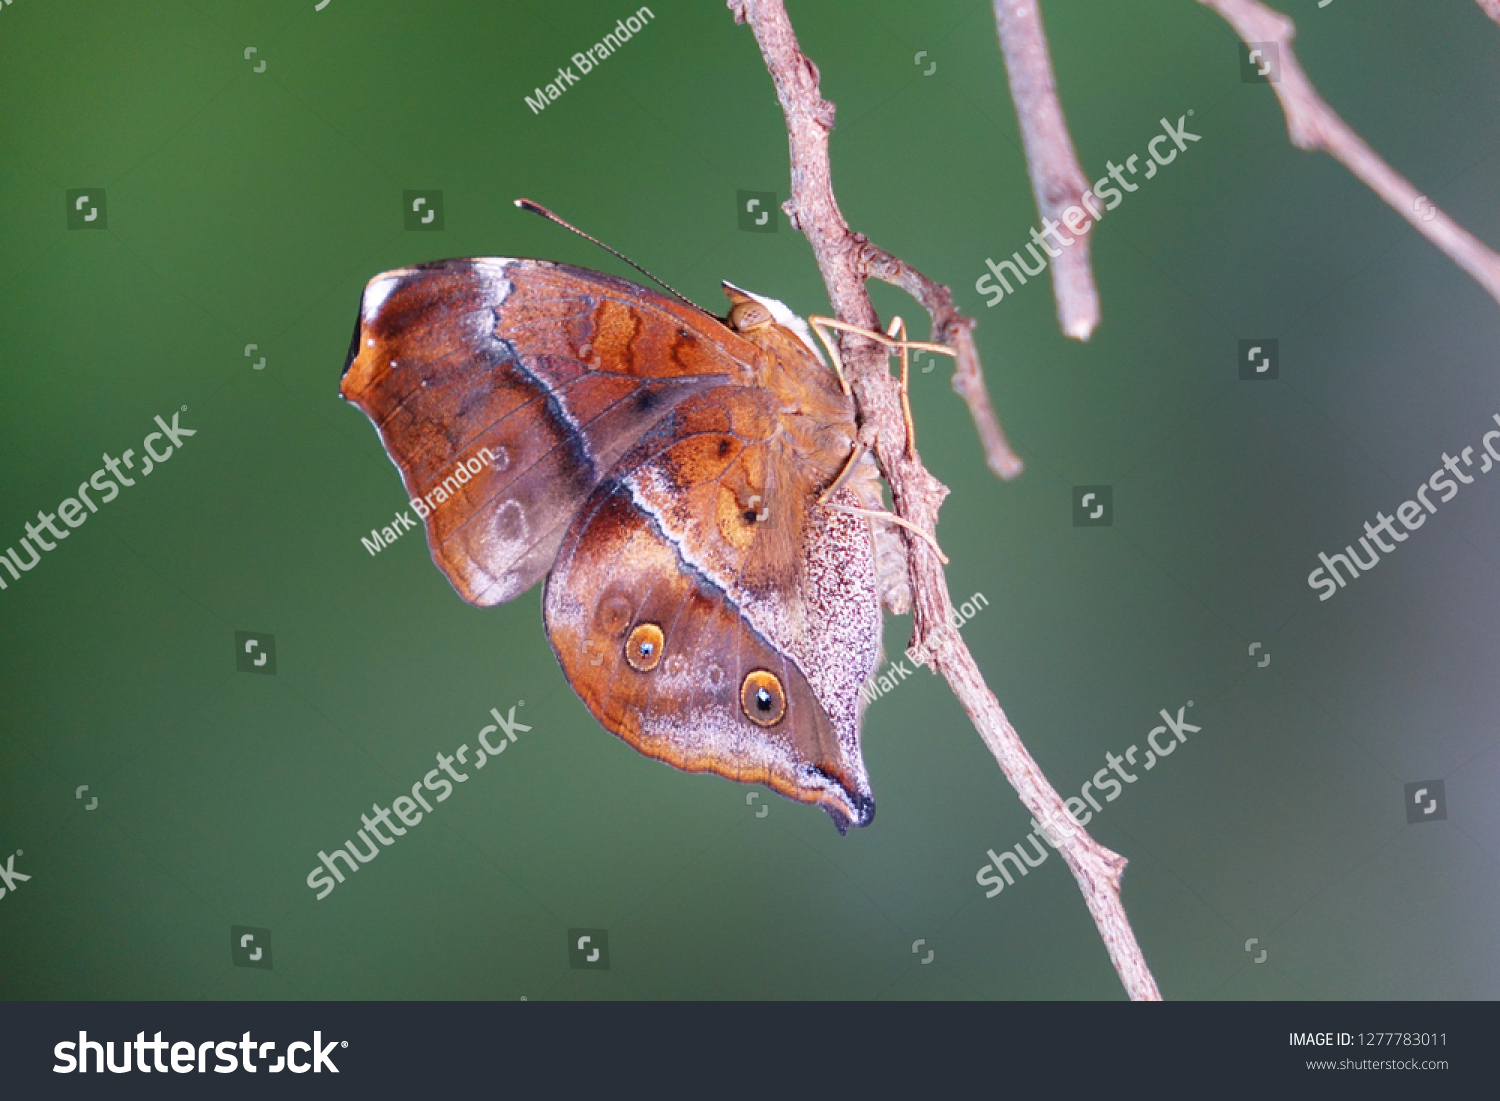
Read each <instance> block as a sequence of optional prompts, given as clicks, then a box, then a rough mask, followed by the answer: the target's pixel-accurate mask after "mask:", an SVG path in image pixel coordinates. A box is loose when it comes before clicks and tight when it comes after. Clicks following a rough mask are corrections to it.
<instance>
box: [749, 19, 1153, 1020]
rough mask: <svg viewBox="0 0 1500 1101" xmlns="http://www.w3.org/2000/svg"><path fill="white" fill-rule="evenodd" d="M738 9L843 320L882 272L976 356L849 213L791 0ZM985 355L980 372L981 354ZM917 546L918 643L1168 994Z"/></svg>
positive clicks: (928, 504) (863, 410)
mask: <svg viewBox="0 0 1500 1101" xmlns="http://www.w3.org/2000/svg"><path fill="white" fill-rule="evenodd" d="M729 7H730V10H731V11H733V13H734V16H735V20H736V22H741V23H748V24H749V25H750V28H751V30H752V31H753V32H754V34H755V41H756V43H757V45H758V46H759V47H760V52H761V56H762V57H763V58H764V59H765V63H766V68H767V70H768V71H769V72H770V74H771V79H772V81H773V82H774V84H775V86H776V96H777V99H778V100H779V101H780V102H781V109H782V111H783V113H784V114H785V115H786V125H787V135H788V140H789V142H790V146H791V166H792V194H791V198H790V199H788V200H787V202H786V206H785V209H786V212H787V215H788V217H789V218H790V219H791V221H792V224H793V225H794V226H796V227H797V228H798V229H799V230H801V231H802V233H803V234H804V235H805V236H806V237H807V239H808V242H809V243H810V244H811V245H812V248H813V255H814V256H815V257H816V259H817V263H818V270H819V272H821V273H822V276H823V282H824V285H825V286H826V287H827V289H828V298H829V301H830V302H832V303H833V306H834V309H835V311H836V313H837V314H838V316H839V318H840V319H841V320H843V321H846V322H848V323H850V324H852V325H858V326H860V327H861V328H864V329H878V328H879V324H878V320H877V318H876V315H875V309H874V307H873V306H872V305H871V304H870V298H869V295H868V293H867V292H866V290H865V280H866V279H868V278H872V277H874V278H881V279H884V280H886V281H888V282H892V283H894V284H896V285H897V286H902V287H907V288H909V289H912V293H913V294H914V295H915V296H916V297H917V298H918V299H919V300H920V301H921V302H922V304H923V305H924V306H925V307H927V308H928V311H929V312H930V313H932V316H933V326H934V334H933V335H934V338H935V339H939V340H944V339H946V340H948V341H950V342H952V343H955V344H956V345H958V346H960V347H962V346H963V343H964V341H965V340H966V339H967V340H968V343H969V347H970V350H971V354H972V340H971V339H969V331H968V330H969V327H970V326H971V325H972V322H970V321H968V319H957V318H956V315H955V314H952V313H949V314H946V315H945V314H944V312H943V311H944V310H945V309H946V310H949V311H951V309H952V303H951V299H948V300H947V302H946V305H945V303H944V300H945V297H946V295H947V291H946V290H945V289H943V288H940V287H938V286H937V285H936V284H933V283H932V282H931V281H930V280H927V279H926V278H925V277H923V276H921V275H920V274H919V273H917V272H915V271H914V270H912V269H911V268H910V267H908V266H907V265H905V264H902V263H901V262H900V261H899V260H897V259H895V258H894V257H892V256H890V255H889V254H888V253H885V252H883V251H881V250H880V249H877V248H875V247H874V246H872V245H871V244H870V243H869V241H868V240H867V239H866V238H865V237H864V236H863V235H861V234H857V233H854V232H852V231H851V230H850V229H849V226H848V224H847V223H846V222H845V221H844V216H843V214H842V213H841V212H840V210H839V207H838V202H837V201H836V200H835V198H834V194H833V185H832V181H831V178H830V175H829V161H828V133H829V131H830V130H831V129H832V128H833V114H834V112H833V105H832V104H831V103H828V102H827V101H825V100H824V99H823V98H822V95H821V94H820V93H819V90H818V70H817V66H815V65H814V64H813V63H812V62H811V61H810V60H809V59H808V58H807V57H806V55H804V54H803V53H802V51H801V49H800V48H799V47H798V45H797V38H796V35H795V34H794V33H793V31H792V25H791V22H790V21H789V20H788V18H787V15H786V10H785V9H784V8H783V7H782V4H781V0H729ZM954 326H957V328H956V329H955V328H954ZM945 328H946V329H947V331H946V332H944V329H945ZM843 347H844V353H843V359H844V364H845V366H846V367H847V368H848V369H849V376H850V382H851V384H852V386H853V389H854V396H855V401H856V404H857V407H858V410H859V415H860V420H861V424H862V429H861V436H862V437H867V438H868V442H869V443H870V444H871V445H872V446H873V449H874V451H875V456H876V458H877V459H878V460H879V461H880V465H881V468H882V469H883V471H884V472H885V475H886V479H887V481H888V482H889V483H890V486H891V493H892V496H893V498H894V501H895V510H896V512H897V514H899V515H900V516H901V517H902V518H904V519H906V520H907V521H909V522H911V523H913V524H915V525H917V526H918V527H920V528H923V529H924V530H927V531H933V530H936V526H937V512H938V507H939V505H941V503H942V501H943V498H944V497H945V496H947V493H948V490H947V487H946V486H944V485H943V484H942V483H941V482H939V481H938V480H937V479H936V478H934V477H933V476H932V475H931V474H930V473H928V471H927V469H926V468H925V467H924V466H923V465H922V462H921V460H920V459H919V458H918V457H917V455H916V453H915V451H913V450H910V449H909V448H908V446H907V437H906V431H905V426H904V425H903V423H902V419H901V401H900V395H899V392H898V387H897V385H896V381H895V380H894V379H893V378H892V377H891V374H890V370H889V368H888V366H887V363H886V358H885V354H884V352H883V350H881V349H880V348H879V347H878V346H877V345H875V344H874V343H872V342H871V341H868V340H861V339H859V338H858V337H852V336H850V337H846V338H845V339H844V341H843ZM973 363H974V370H975V374H976V375H977V372H978V361H977V358H976V359H974V360H973ZM992 465H993V464H992ZM906 549H907V561H908V565H909V567H910V570H911V576H912V595H913V609H912V615H913V624H914V632H915V637H916V647H917V651H918V652H919V653H922V654H924V655H925V658H926V663H927V664H930V665H931V666H932V667H933V668H934V669H935V670H936V671H937V672H939V673H941V674H942V675H943V676H944V677H945V678H946V679H947V681H948V683H949V685H950V686H951V687H952V689H953V692H954V695H956V696H957V697H958V700H959V702H960V703H961V704H962V705H963V708H964V710H965V711H966V712H967V713H968V715H969V718H970V720H971V721H972V722H973V723H974V727H975V729H976V730H978V731H979V735H980V737H981V738H983V739H984V743H985V745H986V746H988V747H989V750H990V752H991V753H992V754H993V755H994V757H995V760H996V761H997V762H998V763H999V765H1000V768H1001V770H1002V771H1003V772H1004V773H1005V777H1006V779H1007V780H1009V781H1010V783H1011V786H1012V787H1014V788H1015V789H1016V792H1017V794H1018V795H1019V796H1020V797H1021V802H1022V803H1023V804H1024V805H1025V806H1026V808H1027V810H1029V811H1030V812H1031V813H1032V815H1033V816H1034V817H1035V819H1036V820H1038V821H1040V822H1045V823H1049V824H1051V825H1050V828H1049V829H1048V839H1049V840H1050V841H1053V842H1055V843H1056V845H1057V849H1058V852H1059V853H1060V854H1061V855H1062V858H1063V860H1064V861H1065V862H1066V863H1067V865H1068V868H1069V870H1071V871H1072V873H1073V876H1074V878H1075V879H1077V881H1078V885H1079V887H1080V888H1081V889H1082V891H1083V895H1084V899H1085V901H1086V902H1087V904H1088V908H1089V912H1090V913H1091V914H1092V915H1093V918H1094V922H1095V924H1096V925H1097V926H1098V929H1099V934H1100V936H1101V938H1102V939H1103V940H1104V945H1105V948H1106V949H1107V950H1108V952H1109V957H1110V960H1111V962H1112V963H1113V964H1114V966H1115V970H1116V971H1117V972H1118V973H1119V976H1120V980H1121V982H1122V983H1123V984H1124V986H1125V990H1126V992H1127V993H1128V994H1129V996H1130V997H1131V998H1133V999H1142V1000H1144V999H1151V1000H1155V999H1159V998H1160V997H1161V995H1160V993H1159V992H1158V990H1157V988H1156V982H1155V980H1154V979H1153V978H1152V977H1151V972H1150V970H1149V968H1147V966H1146V961H1145V958H1144V956H1142V954H1141V950H1140V947H1139V946H1138V945H1137V944H1136V940H1135V934H1134V932H1133V931H1132V930H1131V928H1130V922H1129V921H1128V919H1127V918H1126V916H1125V909H1124V907H1123V906H1122V905H1121V902H1120V874H1121V872H1122V871H1123V870H1124V867H1125V859H1124V858H1123V857H1121V856H1119V855H1118V854H1116V853H1113V852H1111V851H1110V850H1108V849H1106V848H1104V847H1103V846H1102V845H1100V844H1098V843H1097V842H1095V841H1094V840H1093V839H1092V838H1091V837H1089V835H1088V834H1087V833H1086V832H1084V830H1083V829H1081V828H1080V827H1078V826H1077V825H1075V824H1074V823H1073V819H1072V817H1071V816H1070V815H1069V814H1068V811H1067V808H1066V807H1065V806H1064V804H1063V801H1062V798H1061V797H1060V796H1059V795H1058V794H1057V792H1056V791H1055V790H1054V789H1053V788H1052V786H1051V785H1050V784H1049V783H1048V782H1047V779H1046V777H1045V776H1043V775H1042V771H1041V769H1040V768H1038V767H1037V764H1036V761H1034V760H1033V759H1032V757H1031V754H1030V753H1029V752H1028V751H1027V749H1026V747H1025V746H1024V745H1023V744H1022V742H1021V739H1020V737H1019V736H1018V735H1017V734H1016V732H1015V729H1014V728H1013V727H1012V726H1011V725H1010V721H1009V720H1008V719H1007V718H1006V717H1005V712H1004V711H1002V710H1001V708H1000V704H999V703H998V701H996V699H995V696H994V693H993V692H991V691H990V690H989V687H988V686H987V685H986V684H985V682H984V678H983V676H981V674H980V672H979V668H978V666H977V665H976V664H975V662H974V658H973V655H971V654H970V653H969V649H968V646H967V645H965V643H964V641H963V639H962V638H961V637H960V636H959V634H958V631H957V630H956V629H955V628H954V627H953V626H952V625H951V624H952V610H953V605H952V603H951V601H950V600H949V596H948V586H947V582H946V580H945V578H944V576H943V571H942V567H941V565H940V563H939V562H938V560H937V557H936V556H935V555H934V554H933V552H932V551H931V549H930V548H929V547H928V546H927V545H926V544H925V543H923V542H922V541H920V540H918V539H915V538H910V537H906Z"/></svg>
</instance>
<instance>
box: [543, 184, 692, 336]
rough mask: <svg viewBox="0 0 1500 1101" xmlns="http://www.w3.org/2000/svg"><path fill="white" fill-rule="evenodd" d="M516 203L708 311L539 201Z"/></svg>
mask: <svg viewBox="0 0 1500 1101" xmlns="http://www.w3.org/2000/svg"><path fill="white" fill-rule="evenodd" d="M516 205H517V206H518V207H520V208H521V209H522V210H529V211H531V213H533V214H540V215H541V216H542V217H543V218H546V219H547V221H549V222H556V223H557V224H558V225H560V226H562V227H563V229H568V230H572V231H573V232H574V233H576V234H578V236H580V237H582V238H583V239H584V240H585V241H592V242H594V244H596V245H598V246H599V247H600V248H602V249H603V250H604V251H605V252H607V253H610V254H611V255H613V256H618V257H619V258H620V259H621V260H624V261H625V262H626V263H627V264H629V265H630V266H631V267H633V268H634V269H635V270H636V271H638V272H640V273H641V274H642V275H644V276H645V277H646V278H647V279H649V280H651V282H653V283H656V284H657V285H659V286H661V287H663V288H665V290H666V291H667V293H668V294H670V295H671V296H672V297H673V298H676V299H679V300H680V301H682V302H686V303H687V304H688V305H689V306H691V307H693V309H695V310H697V311H698V312H699V313H708V311H707V310H705V309H704V308H703V307H702V306H700V305H698V303H696V302H694V301H693V300H692V299H691V298H689V297H688V296H687V295H685V294H681V293H679V292H678V290H677V288H676V287H674V286H672V284H670V283H668V282H667V281H666V280H665V279H658V278H657V277H656V276H654V275H652V274H651V273H650V272H649V271H647V270H646V269H645V268H643V267H641V266H640V265H639V264H637V263H636V262H635V261H634V260H632V259H631V258H630V257H628V256H626V255H625V254H624V253H623V252H620V251H619V250H618V249H612V248H610V247H609V246H608V245H606V244H605V243H604V242H603V241H601V240H599V238H597V237H594V236H592V235H590V234H587V233H585V232H583V230H581V229H579V228H578V227H577V226H575V225H573V224H572V223H571V222H567V221H564V220H563V219H562V218H559V217H558V216H557V215H556V214H553V213H552V211H550V210H548V209H547V208H546V207H544V206H543V205H542V204H541V203H534V202H532V201H531V200H530V199H517V200H516ZM709 316H710V317H712V316H713V315H712V314H709Z"/></svg>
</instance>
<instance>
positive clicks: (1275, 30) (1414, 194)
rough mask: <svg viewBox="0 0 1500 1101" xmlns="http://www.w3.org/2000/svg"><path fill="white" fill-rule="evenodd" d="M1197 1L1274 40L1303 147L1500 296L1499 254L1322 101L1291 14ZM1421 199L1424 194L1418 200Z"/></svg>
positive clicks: (1250, 0) (1254, 4) (1251, 38)
mask: <svg viewBox="0 0 1500 1101" xmlns="http://www.w3.org/2000/svg"><path fill="white" fill-rule="evenodd" d="M1199 3H1201V4H1204V5H1206V6H1207V7H1210V8H1213V9H1214V11H1216V12H1218V13H1219V14H1220V15H1222V16H1223V17H1224V18H1225V20H1227V21H1228V23H1229V25H1230V26H1232V27H1233V28H1234V30H1235V33H1236V34H1238V35H1239V36H1240V38H1241V39H1243V40H1244V41H1245V42H1247V43H1248V42H1274V43H1276V45H1277V53H1278V55H1279V69H1280V71H1279V73H1277V74H1276V76H1277V79H1276V80H1275V81H1273V82H1272V84H1271V87H1272V89H1273V90H1274V91H1275V92H1276V98H1277V99H1279V100H1281V109H1282V111H1284V112H1285V113H1286V128H1287V133H1288V135H1289V136H1290V137H1291V140H1292V144H1293V145H1295V146H1296V147H1297V148H1299V149H1312V150H1317V149H1321V150H1323V152H1325V153H1327V154H1329V155H1330V156H1331V157H1333V158H1334V159H1335V160H1337V161H1338V162H1339V163H1340V164H1342V165H1343V166H1344V167H1345V168H1347V169H1349V171H1350V172H1353V173H1354V174H1355V175H1356V176H1358V177H1359V178H1360V179H1361V180H1363V181H1364V182H1365V183H1366V184H1367V185H1368V186H1369V188H1370V190H1371V191H1373V192H1375V194H1376V195H1378V196H1380V198H1382V199H1384V200H1385V201H1386V203H1387V204H1388V205H1389V206H1390V208H1391V209H1392V210H1394V211H1395V212H1396V213H1397V214H1399V215H1401V216H1402V217H1403V218H1405V219H1406V220H1407V221H1408V222H1410V223H1411V224H1412V225H1413V226H1414V227H1416V230H1417V232H1418V233H1420V234H1422V235H1423V236H1424V237H1426V238H1427V239H1428V240H1429V241H1431V242H1432V243H1433V244H1434V245H1436V246H1437V247H1438V248H1440V249H1442V250H1443V251H1444V252H1445V253H1447V254H1448V257H1449V259H1451V260H1452V261H1453V262H1454V263H1455V264H1457V265H1458V266H1459V267H1461V268H1463V269H1464V271H1466V272H1468V273H1469V274H1470V275H1471V276H1473V277H1474V281H1475V282H1477V283H1478V284H1479V285H1480V286H1481V287H1483V288H1484V289H1485V290H1486V291H1488V292H1489V295H1490V297H1491V298H1493V299H1494V300H1495V301H1496V302H1500V256H1497V255H1496V254H1495V253H1493V252H1491V251H1490V249H1489V248H1488V247H1487V246H1486V245H1485V244H1484V243H1483V242H1482V241H1480V240H1479V239H1478V238H1476V237H1475V236H1474V235H1473V234H1471V233H1469V232H1468V231H1467V230H1465V229H1464V228H1463V227H1461V226H1460V225H1458V224H1457V223H1456V222H1454V221H1453V219H1451V218H1449V217H1448V215H1446V214H1444V213H1443V212H1442V211H1441V210H1440V209H1438V207H1436V206H1434V205H1433V204H1432V202H1431V201H1430V200H1428V199H1427V197H1426V196H1425V195H1423V194H1422V193H1421V192H1419V191H1418V190H1417V189H1416V188H1415V187H1413V186H1412V185H1411V183H1410V182H1409V181H1408V180H1407V179H1406V178H1405V177H1403V176H1402V175H1401V174H1400V173H1399V172H1397V171H1396V170H1395V169H1393V168H1392V167H1391V166H1390V165H1388V164H1386V163H1385V161H1383V160H1382V159H1381V158H1380V154H1378V153H1376V152H1375V150H1373V149H1371V148H1370V147H1369V146H1368V145H1366V144H1365V143H1364V140H1363V139H1362V138H1361V137H1360V136H1359V135H1358V134H1356V133H1355V132H1354V131H1353V130H1351V129H1350V128H1349V124H1348V123H1346V122H1345V121H1344V120H1343V119H1341V118H1339V116H1338V112H1336V111H1335V110H1334V109H1333V108H1332V107H1330V106H1328V104H1327V103H1326V102H1324V100H1323V97H1322V96H1320V95H1318V91H1317V89H1316V88H1314V87H1313V85H1312V81H1310V80H1308V79H1307V74H1306V73H1305V72H1303V70H1302V66H1301V65H1299V64H1298V63H1297V56H1296V54H1294V53H1293V52H1292V38H1293V37H1294V36H1295V35H1296V33H1297V30H1296V28H1295V27H1294V26H1293V25H1292V21H1291V20H1290V19H1288V18H1287V17H1286V16H1284V15H1282V14H1281V13H1280V12H1279V11H1273V10H1272V9H1270V8H1268V7H1266V6H1265V5H1264V4H1262V3H1260V2H1259V0H1199ZM1480 6H1481V7H1483V8H1485V10H1486V11H1490V12H1491V14H1494V9H1496V8H1500V4H1497V3H1496V0H1484V2H1482V3H1481V5H1480ZM1418 199H1421V200H1422V202H1421V203H1420V204H1419V203H1418V202H1417V200H1418Z"/></svg>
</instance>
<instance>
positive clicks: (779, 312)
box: [724, 281, 828, 367]
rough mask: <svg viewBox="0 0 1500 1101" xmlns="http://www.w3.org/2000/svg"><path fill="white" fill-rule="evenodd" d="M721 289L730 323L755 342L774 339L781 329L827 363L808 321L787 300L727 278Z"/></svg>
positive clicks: (823, 362) (822, 361) (819, 360)
mask: <svg viewBox="0 0 1500 1101" xmlns="http://www.w3.org/2000/svg"><path fill="white" fill-rule="evenodd" d="M724 293H725V294H726V295H728V296H729V301H730V302H731V303H732V304H731V305H730V307H729V327H730V328H731V329H733V330H734V331H735V332H737V333H739V334H740V335H742V336H745V337H747V338H749V339H750V340H752V341H754V342H755V343H757V344H764V343H766V342H767V341H770V340H774V338H775V337H774V334H776V330H777V329H780V330H782V331H783V332H784V333H785V334H786V336H788V337H790V338H792V339H794V340H795V341H797V342H799V343H801V344H802V345H803V346H804V347H806V348H807V350H808V351H809V352H811V353H812V354H813V356H814V358H816V359H817V361H818V362H819V363H821V364H823V366H825V367H826V366H828V361H827V360H825V359H824V358H823V352H822V350H821V349H820V348H819V347H818V345H817V343H816V342H815V341H814V340H813V336H812V331H811V330H809V329H808V327H807V322H806V321H804V320H802V318H800V317H798V316H797V315H796V314H794V313H793V312H792V311H791V310H790V309H789V308H788V307H787V305H786V303H784V302H778V301H777V300H776V299H774V298H767V297H765V296H764V295H759V294H756V293H755V292H753V291H747V290H745V289H744V288H743V287H736V286H735V285H734V284H733V283H730V282H728V281H726V282H725V283H724Z"/></svg>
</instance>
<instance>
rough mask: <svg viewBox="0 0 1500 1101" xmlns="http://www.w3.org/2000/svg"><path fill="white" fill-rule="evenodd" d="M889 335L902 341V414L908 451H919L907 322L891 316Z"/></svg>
mask: <svg viewBox="0 0 1500 1101" xmlns="http://www.w3.org/2000/svg"><path fill="white" fill-rule="evenodd" d="M887 335H888V336H891V337H893V338H896V339H898V340H900V342H901V415H902V416H903V417H904V418H906V453H907V454H908V455H915V454H916V453H917V425H916V422H915V421H914V420H913V419H912V415H911V386H910V383H911V350H910V348H909V347H908V346H907V340H906V322H904V321H902V320H901V318H900V317H893V318H891V327H890V329H889V330H888V333H887Z"/></svg>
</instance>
